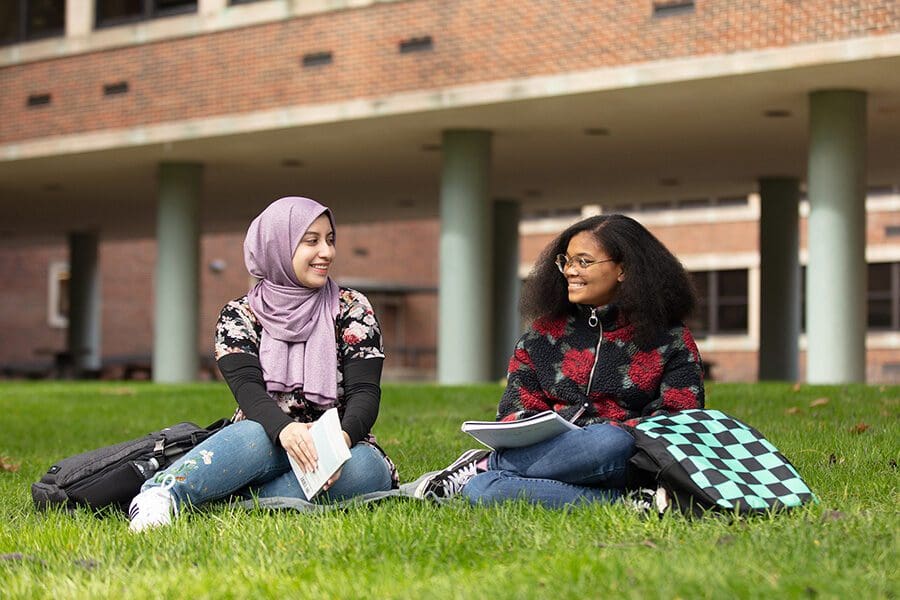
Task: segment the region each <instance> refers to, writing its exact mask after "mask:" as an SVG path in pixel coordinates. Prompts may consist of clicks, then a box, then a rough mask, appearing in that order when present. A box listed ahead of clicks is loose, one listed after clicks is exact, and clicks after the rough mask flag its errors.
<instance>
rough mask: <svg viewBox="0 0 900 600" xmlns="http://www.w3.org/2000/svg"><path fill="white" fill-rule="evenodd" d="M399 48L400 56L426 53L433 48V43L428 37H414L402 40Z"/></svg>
mask: <svg viewBox="0 0 900 600" xmlns="http://www.w3.org/2000/svg"><path fill="white" fill-rule="evenodd" d="M399 48H400V54H406V53H407V52H426V51H428V50H431V49H433V48H434V41H432V39H431V36H430V35H425V36H422V37H414V38H409V39H405V40H402V41H401V42H400V45H399Z"/></svg>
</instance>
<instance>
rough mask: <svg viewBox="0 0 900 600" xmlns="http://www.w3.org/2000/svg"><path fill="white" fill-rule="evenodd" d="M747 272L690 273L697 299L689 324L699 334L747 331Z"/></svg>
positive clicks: (737, 270)
mask: <svg viewBox="0 0 900 600" xmlns="http://www.w3.org/2000/svg"><path fill="white" fill-rule="evenodd" d="M747 274H748V273H747V269H733V270H727V271H696V272H694V273H691V278H692V279H693V281H694V289H696V290H697V300H698V302H697V310H696V311H695V313H694V316H693V318H692V319H691V321H690V322H689V323H688V326H689V327H690V328H691V330H692V331H693V332H694V334H695V335H696V336H698V337H703V336H706V335H713V334H718V333H736V334H746V333H747V323H748V316H747V315H748V304H747Z"/></svg>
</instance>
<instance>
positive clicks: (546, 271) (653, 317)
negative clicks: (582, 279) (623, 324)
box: [520, 214, 697, 344]
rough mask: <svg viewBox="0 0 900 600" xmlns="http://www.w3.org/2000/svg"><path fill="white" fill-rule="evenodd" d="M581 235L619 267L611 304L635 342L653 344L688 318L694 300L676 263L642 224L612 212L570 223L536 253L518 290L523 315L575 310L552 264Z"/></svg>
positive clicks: (534, 317)
mask: <svg viewBox="0 0 900 600" xmlns="http://www.w3.org/2000/svg"><path fill="white" fill-rule="evenodd" d="M583 231H588V232H590V233H592V234H593V235H594V238H595V239H596V241H597V243H598V244H599V245H600V247H601V248H603V250H605V251H606V254H607V256H609V258H611V259H613V261H615V262H616V263H618V264H620V265H621V266H622V270H623V272H624V274H625V279H624V281H622V282H621V284H619V287H618V288H617V289H616V293H615V297H614V299H613V304H615V305H616V306H617V307H618V308H619V309H620V310H621V311H622V312H623V313H624V314H625V317H626V318H627V319H628V322H629V323H631V324H632V325H633V326H634V328H635V338H636V340H637V342H638V343H639V344H649V343H652V341H653V340H654V339H655V338H656V337H658V336H659V334H660V333H661V332H662V331H665V330H667V329H668V328H669V327H671V326H672V325H674V324H677V323H679V322H682V321H684V320H685V319H686V318H687V317H689V316H690V314H691V313H692V312H693V310H694V307H695V306H696V304H697V297H696V293H695V292H694V287H693V285H692V284H691V280H690V278H689V277H688V274H687V272H686V271H685V270H684V267H683V266H682V265H681V263H680V262H678V259H677V258H675V256H673V255H672V253H671V252H669V250H668V249H667V248H666V247H665V246H664V245H663V244H662V242H660V241H659V240H658V239H656V237H654V236H653V234H652V233H650V232H649V231H647V229H646V228H645V227H644V226H643V225H641V224H640V223H638V222H637V221H635V220H634V219H632V218H631V217H626V216H624V215H617V214H611V215H601V216H597V217H589V218H587V219H584V220H582V221H579V222H577V223H575V224H574V225H572V226H571V227H569V228H568V229H566V230H565V231H563V232H562V233H561V234H560V235H559V236H558V237H557V238H556V239H555V240H553V241H552V242H551V243H550V244H549V245H548V246H547V247H546V248H545V249H544V251H543V252H541V255H540V256H539V257H538V259H537V262H536V263H535V265H534V268H533V269H532V271H531V274H530V275H529V277H528V279H527V281H525V284H524V285H523V287H522V298H521V302H520V309H521V311H522V316H523V317H525V318H526V319H529V320H533V319H537V318H540V317H560V316H563V315H566V314H569V313H570V312H571V311H572V310H573V309H574V308H575V307H574V305H573V304H572V303H571V302H569V297H568V291H567V284H566V279H565V277H563V276H562V275H561V274H560V272H559V269H557V267H556V263H555V260H556V256H557V255H558V254H565V253H566V249H567V248H568V246H569V241H570V240H571V239H572V238H573V237H575V235H577V234H579V233H581V232H583Z"/></svg>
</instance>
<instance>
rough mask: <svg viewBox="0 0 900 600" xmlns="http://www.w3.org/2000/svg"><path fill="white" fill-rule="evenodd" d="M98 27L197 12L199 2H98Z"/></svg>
mask: <svg viewBox="0 0 900 600" xmlns="http://www.w3.org/2000/svg"><path fill="white" fill-rule="evenodd" d="M96 6H97V26H98V27H103V26H112V25H120V24H123V23H130V22H132V21H141V20H143V19H152V18H154V17H165V16H168V15H180V14H183V13H191V12H197V0H97V5H96Z"/></svg>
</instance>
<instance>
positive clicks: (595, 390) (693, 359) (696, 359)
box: [497, 305, 704, 427]
mask: <svg viewBox="0 0 900 600" xmlns="http://www.w3.org/2000/svg"><path fill="white" fill-rule="evenodd" d="M592 313H593V314H594V315H595V316H596V319H591V315H592ZM595 321H596V322H595ZM601 336H602V342H601V341H600V338H601ZM598 342H600V343H599V355H598V354H597V347H598ZM595 358H596V359H597V360H596V366H595V360H594V359H595ZM592 370H593V377H591V371H592ZM588 389H590V393H588ZM703 406H704V393H703V366H702V363H701V361H700V353H699V352H698V351H697V345H696V344H695V343H694V338H693V336H691V332H690V331H689V330H688V328H687V327H685V326H684V325H677V326H675V327H672V328H671V329H669V330H668V331H665V332H661V333H660V336H659V338H658V340H657V341H656V342H655V343H654V344H652V345H651V346H646V347H642V348H639V347H638V345H637V344H636V343H635V341H634V327H633V326H631V325H629V324H628V323H627V322H626V321H625V319H624V317H623V316H622V315H621V313H620V311H619V310H618V309H617V308H616V307H615V306H614V305H609V306H604V307H601V308H598V309H590V308H586V307H581V306H579V307H577V309H576V310H575V311H574V312H573V314H571V315H569V316H563V317H559V318H541V319H537V320H536V321H535V322H534V324H533V325H532V326H531V329H530V330H529V331H528V332H526V333H525V335H523V336H522V337H521V338H520V339H519V342H518V343H517V344H516V349H515V352H514V353H513V356H512V358H511V359H510V361H509V380H508V384H507V387H506V391H505V392H504V393H503V397H502V398H501V399H500V406H499V408H498V409H497V420H498V421H514V420H518V419H524V418H526V417H530V416H532V415H535V414H537V413H539V412H542V411H545V410H554V411H556V412H558V413H559V414H560V415H561V416H562V417H563V418H565V419H567V420H569V421H573V422H574V423H576V424H577V425H580V426H585V425H590V424H593V423H612V424H614V425H624V426H626V427H633V426H634V425H636V424H637V423H638V422H639V421H640V420H641V419H644V418H647V417H651V416H654V415H657V414H663V413H674V412H678V411H680V410H686V409H689V408H703Z"/></svg>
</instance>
